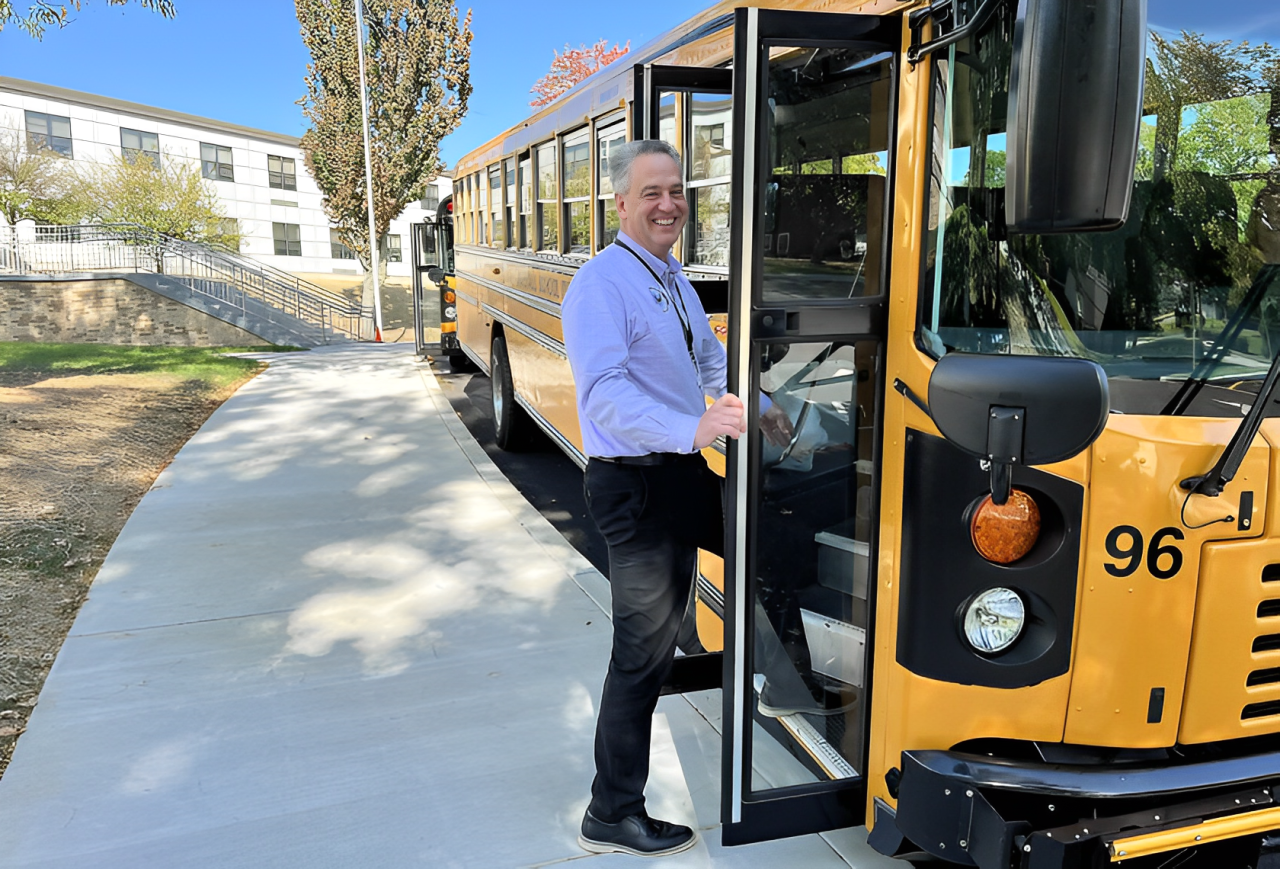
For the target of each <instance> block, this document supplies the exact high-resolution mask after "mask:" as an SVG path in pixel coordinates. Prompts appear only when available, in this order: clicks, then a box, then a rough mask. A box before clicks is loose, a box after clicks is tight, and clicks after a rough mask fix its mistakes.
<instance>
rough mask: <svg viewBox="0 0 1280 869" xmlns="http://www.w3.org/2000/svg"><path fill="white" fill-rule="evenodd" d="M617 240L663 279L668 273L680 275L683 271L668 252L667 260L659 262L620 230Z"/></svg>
mask: <svg viewBox="0 0 1280 869" xmlns="http://www.w3.org/2000/svg"><path fill="white" fill-rule="evenodd" d="M618 239H619V240H620V241H621V242H622V243H623V244H625V245H626V246H627V247H629V248H631V249H632V250H633V251H635V252H636V253H638V254H639V255H640V257H641V258H642V259H643V260H644V261H645V262H647V263H648V264H649V267H650V268H652V269H653V270H654V271H655V272H657V273H658V274H660V275H662V276H663V277H666V275H667V273H668V272H669V273H671V274H680V273H681V272H682V271H683V269H682V268H681V266H680V263H679V261H678V260H677V259H676V258H675V257H673V256H672V255H671V253H670V251H668V252H667V258H666V259H665V260H660V259H658V258H657V257H656V256H654V255H653V254H651V253H649V251H647V250H645V248H644V247H643V246H641V244H640V242H638V241H636V240H635V239H634V238H632V237H631V236H629V235H627V234H626V232H624V231H623V230H621V229H619V230H618Z"/></svg>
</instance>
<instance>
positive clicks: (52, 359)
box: [0, 341, 298, 389]
mask: <svg viewBox="0 0 1280 869" xmlns="http://www.w3.org/2000/svg"><path fill="white" fill-rule="evenodd" d="M296 349H298V348H296V347H270V348H263V347H148V346H136V345H121V344H42V343H37V342H29V341H10V342H4V343H0V371H47V372H49V373H50V374H53V375H63V376H68V375H72V374H169V375H174V376H177V377H181V378H182V379H183V380H198V381H202V382H204V383H206V384H208V385H209V386H210V387H212V388H214V389H221V388H222V387H225V386H228V385H230V384H232V383H235V382H237V381H239V380H243V379H244V378H245V377H246V375H248V374H250V373H251V372H254V371H257V370H258V369H259V368H261V367H262V363H260V362H257V361H255V360H253V359H239V358H236V357H234V356H225V355H223V354H225V353H234V352H246V353H247V352H254V353H261V352H278V351H288V350H296Z"/></svg>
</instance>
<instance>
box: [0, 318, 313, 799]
mask: <svg viewBox="0 0 1280 869" xmlns="http://www.w3.org/2000/svg"><path fill="white" fill-rule="evenodd" d="M241 349H243V350H252V351H258V352H260V351H262V350H264V349H275V350H279V349H288V348H260V347H246V348H231V347H134V346H120V345H113V344H36V343H31V342H18V341H15V342H0V775H2V774H3V772H4V769H5V767H6V765H7V764H8V761H9V758H10V757H11V756H12V752H13V747H14V745H15V743H16V741H17V740H18V738H19V737H20V736H21V734H22V732H23V730H24V729H25V727H26V722H27V716H28V715H29V714H30V712H31V709H32V707H34V706H35V704H36V701H37V699H38V696H39V693H40V688H41V686H42V685H43V684H44V679H45V675H46V674H47V673H48V671H49V666H50V665H51V664H52V662H53V659H54V656H55V655H56V654H57V651H58V649H59V647H60V646H61V645H62V641H63V639H64V638H65V637H66V635H67V631H68V630H69V629H70V627H71V623H72V621H73V620H74V619H75V616H76V612H77V611H78V610H79V608H80V604H81V602H82V601H83V600H84V598H85V595H86V594H87V593H88V590H89V586H90V583H91V582H92V580H93V577H94V575H95V574H96V573H97V571H98V567H99V566H100V565H101V564H102V562H103V559H104V558H106V555H107V552H108V551H109V550H110V548H111V545H112V543H113V542H114V541H115V538H116V535H117V534H118V533H119V532H120V528H121V527H123V525H124V523H125V521H126V520H127V519H128V518H129V514H130V513H131V512H132V511H133V508H134V506H135V505H136V504H137V503H138V501H139V500H140V499H141V498H142V496H143V495H144V494H145V493H146V492H147V490H148V489H150V488H151V485H152V483H153V482H154V481H155V478H156V475H157V474H158V473H159V472H160V470H161V469H162V468H164V467H165V465H167V464H168V463H169V461H170V460H171V459H172V458H173V456H174V454H175V453H177V451H178V450H179V449H181V447H182V445H183V444H184V443H186V441H187V439H188V438H190V437H191V436H192V435H193V434H194V433H195V432H196V431H198V430H199V428H200V426H201V425H203V424H204V421H205V420H206V419H208V417H209V414H211V413H213V411H214V410H215V409H216V408H217V407H218V405H219V404H221V403H222V401H223V400H225V399H226V398H227V397H228V396H230V395H231V394H232V393H233V392H235V390H236V388H237V387H239V386H240V385H241V384H243V383H244V382H246V381H247V380H249V379H250V378H252V377H253V376H254V375H255V374H257V373H258V372H259V371H261V370H262V369H263V368H265V367H266V364H265V363H264V362H261V361H258V360H255V359H240V358H236V357H231V356H225V355H223V354H224V353H226V352H228V351H230V350H241Z"/></svg>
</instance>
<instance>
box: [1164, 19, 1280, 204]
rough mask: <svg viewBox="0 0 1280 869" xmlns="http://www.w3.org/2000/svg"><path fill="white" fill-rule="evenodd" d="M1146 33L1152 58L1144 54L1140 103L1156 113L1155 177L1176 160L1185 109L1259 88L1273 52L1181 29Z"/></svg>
mask: <svg viewBox="0 0 1280 869" xmlns="http://www.w3.org/2000/svg"><path fill="white" fill-rule="evenodd" d="M1149 38H1150V39H1151V45H1152V48H1153V49H1154V52H1153V54H1154V57H1151V56H1148V58H1147V74H1146V84H1145V90H1144V93H1143V106H1144V110H1145V111H1146V112H1148V113H1150V114H1154V115H1155V116H1156V135H1155V142H1154V149H1153V150H1154V153H1153V154H1152V159H1153V164H1154V165H1153V167H1152V177H1153V178H1154V179H1155V180H1157V181H1158V180H1160V179H1161V178H1163V177H1164V175H1165V173H1166V172H1169V171H1171V170H1172V169H1173V166H1174V164H1175V162H1176V159H1177V151H1178V135H1179V131H1180V130H1181V127H1182V113H1183V109H1185V108H1187V107H1189V106H1195V105H1198V104H1200V103H1208V102H1216V101H1219V100H1229V99H1232V98H1235V97H1242V96H1247V95H1249V94H1252V93H1257V92H1258V91H1259V90H1260V87H1259V75H1258V72H1259V68H1260V67H1262V66H1264V65H1265V64H1267V63H1268V62H1270V61H1271V59H1272V58H1273V57H1274V56H1275V55H1274V52H1273V50H1272V48H1271V46H1270V45H1268V44H1266V43H1263V44H1261V45H1256V46H1251V45H1250V44H1249V43H1248V42H1247V41H1246V42H1240V43H1233V42H1232V41H1231V40H1221V41H1219V42H1209V41H1208V40H1206V39H1205V38H1204V36H1203V34H1199V33H1191V32H1188V31H1185V30H1184V31H1183V32H1182V35H1181V36H1180V37H1178V38H1177V39H1174V40H1170V39H1167V38H1166V37H1164V36H1161V35H1160V34H1159V33H1157V32H1156V31H1154V30H1153V31H1151V33H1150V34H1149Z"/></svg>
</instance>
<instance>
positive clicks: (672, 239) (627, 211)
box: [614, 154, 689, 259]
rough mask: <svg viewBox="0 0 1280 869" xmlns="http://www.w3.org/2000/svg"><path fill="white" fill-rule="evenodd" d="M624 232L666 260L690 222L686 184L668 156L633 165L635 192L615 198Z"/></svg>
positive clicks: (649, 157)
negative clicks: (686, 224)
mask: <svg viewBox="0 0 1280 869" xmlns="http://www.w3.org/2000/svg"><path fill="white" fill-rule="evenodd" d="M614 200H615V202H617V205H618V221H619V223H621V225H622V231H623V232H625V233H626V234H627V235H629V236H631V237H632V238H634V239H635V240H636V241H637V242H639V243H640V245H641V246H642V247H643V248H644V249H645V250H647V251H649V253H651V254H653V255H654V256H656V257H658V258H659V259H665V258H666V255H667V252H668V251H670V250H671V246H672V245H673V244H675V243H676V239H678V238H679V237H680V233H681V231H682V230H683V229H684V225H685V222H686V221H688V219H689V203H688V202H686V201H685V198H684V180H683V179H682V178H681V177H680V169H679V167H678V166H676V162H675V161H674V160H672V159H671V158H670V157H668V156H667V155H666V154H641V155H640V156H639V157H636V159H635V161H634V162H632V164H631V189H630V190H629V191H628V192H626V193H618V194H615V195H614Z"/></svg>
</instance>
